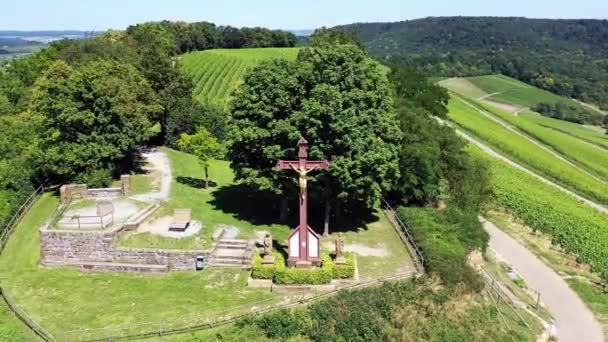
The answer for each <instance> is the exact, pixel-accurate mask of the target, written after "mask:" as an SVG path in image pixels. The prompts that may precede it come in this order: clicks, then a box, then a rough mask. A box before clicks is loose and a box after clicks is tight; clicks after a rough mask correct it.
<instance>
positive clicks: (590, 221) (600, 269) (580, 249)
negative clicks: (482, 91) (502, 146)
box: [469, 146, 608, 279]
mask: <svg viewBox="0 0 608 342" xmlns="http://www.w3.org/2000/svg"><path fill="white" fill-rule="evenodd" d="M469 149H470V152H471V153H472V154H475V155H477V156H478V157H480V158H485V159H487V160H488V162H489V163H490V166H491V172H492V186H493V193H494V197H495V200H496V204H497V205H498V206H500V207H503V208H505V209H507V210H509V211H510V212H512V213H513V215H515V216H516V217H518V218H520V219H521V220H523V221H524V223H525V224H526V225H528V226H529V227H531V228H532V229H534V230H539V231H542V232H543V233H546V234H549V235H550V236H551V237H552V241H553V244H554V245H558V246H560V247H561V248H562V249H563V250H564V251H565V252H567V253H570V254H572V255H575V256H577V260H578V261H579V262H581V263H586V264H589V265H591V266H592V270H593V271H594V272H597V273H599V274H600V275H601V276H602V277H603V278H604V279H608V216H606V215H604V214H602V213H600V212H599V211H597V210H595V209H593V208H591V207H588V206H587V205H585V204H583V203H581V202H579V201H578V200H576V199H575V198H574V197H572V196H570V195H568V194H566V193H563V192H561V191H560V190H558V189H556V188H554V187H552V186H550V185H547V184H545V183H543V182H541V181H539V180H538V179H536V178H534V177H533V176H530V175H528V174H527V173H525V172H523V171H521V170H518V169H516V168H514V167H512V166H510V165H508V164H506V163H505V162H503V161H500V160H498V159H495V158H491V157H487V156H486V155H485V154H484V153H483V152H482V151H481V150H480V149H479V148H477V147H473V146H471V147H469Z"/></svg>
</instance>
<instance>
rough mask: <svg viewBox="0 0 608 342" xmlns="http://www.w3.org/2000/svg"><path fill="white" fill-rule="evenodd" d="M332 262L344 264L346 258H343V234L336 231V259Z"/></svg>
mask: <svg viewBox="0 0 608 342" xmlns="http://www.w3.org/2000/svg"><path fill="white" fill-rule="evenodd" d="M334 262H335V263H336V264H337V265H343V264H346V259H345V258H344V235H343V234H342V233H338V237H337V238H336V259H335V260H334Z"/></svg>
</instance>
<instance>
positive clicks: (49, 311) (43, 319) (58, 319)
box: [0, 194, 279, 334]
mask: <svg viewBox="0 0 608 342" xmlns="http://www.w3.org/2000/svg"><path fill="white" fill-rule="evenodd" d="M57 202H58V199H57V198H56V197H54V196H52V195H50V194H45V195H44V196H43V197H42V198H41V199H40V200H39V201H38V202H37V203H36V204H35V205H34V206H33V207H32V209H31V210H30V212H29V213H28V214H27V215H26V216H25V218H24V220H23V222H22V223H21V224H20V225H19V226H18V227H17V230H16V231H15V233H14V235H13V236H12V237H11V239H10V241H9V243H8V244H7V247H6V249H5V252H4V253H3V254H2V256H1V257H0V283H1V284H2V286H3V287H4V288H5V289H6V290H7V291H8V292H9V293H10V294H11V295H12V297H13V299H14V300H15V301H17V302H18V304H19V305H21V306H22V307H23V309H24V310H26V312H28V313H29V314H30V315H31V316H32V317H33V318H34V319H35V320H37V321H38V322H39V323H40V324H42V325H43V326H44V327H46V328H47V329H49V330H50V331H51V332H53V333H55V334H57V333H59V332H61V331H64V330H71V329H78V328H83V327H89V328H94V327H104V326H113V325H119V324H135V323H140V322H149V321H164V320H174V319H177V318H180V317H193V316H197V315H200V316H203V317H204V316H205V315H209V314H212V313H213V312H216V311H220V310H224V309H229V308H230V307H235V306H241V305H245V304H249V303H254V302H258V301H261V300H268V299H272V298H277V299H278V298H279V297H278V296H276V295H274V294H272V293H269V292H268V291H263V290H254V289H249V288H247V287H246V286H245V285H246V281H247V277H248V274H247V272H242V271H239V270H232V269H228V270H224V269H208V270H205V271H203V272H172V273H168V274H166V275H152V276H150V275H145V276H144V275H128V274H120V275H118V274H109V273H81V272H78V271H76V270H73V269H69V268H53V269H45V268H41V267H39V265H38V260H39V258H40V247H39V244H40V241H39V235H38V232H37V230H38V228H39V227H40V225H41V224H42V223H43V222H44V221H45V220H46V218H47V216H48V215H49V214H50V213H51V211H52V210H53V209H54V207H55V206H56V205H57ZM227 293H229V294H230V295H226V294H227Z"/></svg>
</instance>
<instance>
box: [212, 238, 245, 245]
mask: <svg viewBox="0 0 608 342" xmlns="http://www.w3.org/2000/svg"><path fill="white" fill-rule="evenodd" d="M247 243H248V242H247V240H237V239H221V240H219V241H218V242H217V244H218V245H225V246H228V245H230V246H244V247H247Z"/></svg>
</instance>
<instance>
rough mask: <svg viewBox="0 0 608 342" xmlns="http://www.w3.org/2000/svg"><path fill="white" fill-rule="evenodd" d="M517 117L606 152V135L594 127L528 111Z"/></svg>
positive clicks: (607, 139)
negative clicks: (570, 136)
mask: <svg viewBox="0 0 608 342" xmlns="http://www.w3.org/2000/svg"><path fill="white" fill-rule="evenodd" d="M519 117H520V118H522V119H526V120H528V121H530V122H533V123H535V124H537V125H538V126H542V127H546V128H551V129H553V130H556V131H558V132H561V133H565V134H569V135H572V136H574V137H576V138H578V139H581V140H583V141H586V142H588V143H591V144H594V145H597V146H599V147H602V148H604V149H606V150H607V151H608V134H605V130H600V131H598V130H597V129H594V128H595V127H594V128H590V127H587V126H584V125H579V124H576V123H573V122H568V121H563V120H558V119H553V118H549V117H546V116H542V115H538V113H535V112H532V111H529V110H526V111H523V112H521V113H520V114H519Z"/></svg>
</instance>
